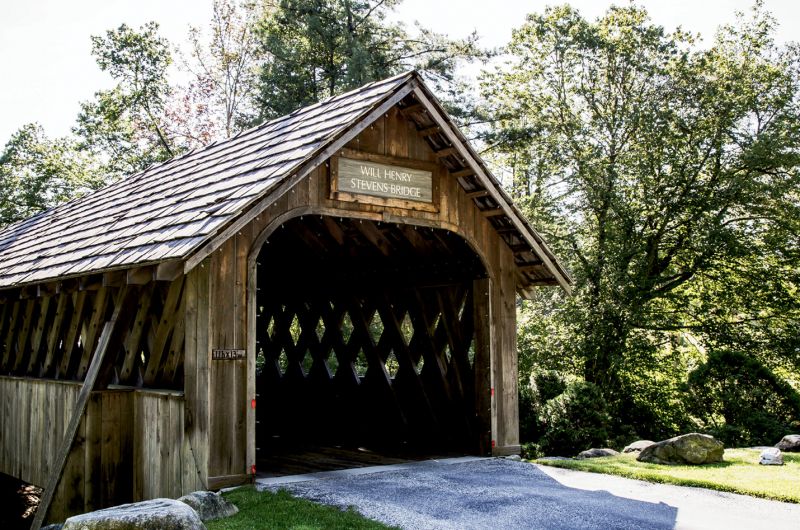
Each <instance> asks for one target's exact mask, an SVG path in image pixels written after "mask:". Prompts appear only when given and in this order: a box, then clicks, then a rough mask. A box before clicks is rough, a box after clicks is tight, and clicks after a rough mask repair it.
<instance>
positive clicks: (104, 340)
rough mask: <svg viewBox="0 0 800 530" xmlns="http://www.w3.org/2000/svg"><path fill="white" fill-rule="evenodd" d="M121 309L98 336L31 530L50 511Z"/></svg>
mask: <svg viewBox="0 0 800 530" xmlns="http://www.w3.org/2000/svg"><path fill="white" fill-rule="evenodd" d="M121 308H122V304H119V305H118V306H117V308H116V309H115V311H114V314H113V315H112V316H111V319H109V321H108V322H106V324H105V325H104V327H103V332H102V333H101V334H100V341H99V343H98V345H97V350H96V352H95V354H94V356H92V363H91V365H90V367H89V371H88V372H87V374H86V379H85V380H84V382H83V386H82V387H81V391H80V394H79V395H78V398H77V403H76V404H75V408H74V410H73V411H72V414H71V418H70V421H69V426H68V427H67V429H66V433H65V436H64V439H63V442H62V443H61V446H60V448H59V455H58V458H57V460H56V463H55V465H54V466H53V469H51V470H50V476H49V477H48V480H47V484H46V485H45V488H44V491H43V492H42V498H41V501H40V503H39V507H38V509H37V510H36V515H35V517H34V520H33V523H32V525H31V528H32V530H39V529H40V528H41V526H42V523H43V522H44V520H45V517H46V516H47V511H48V510H49V509H50V503H51V502H52V500H53V496H54V494H55V491H56V488H57V487H58V483H59V481H60V480H61V475H62V472H63V470H64V466H65V465H66V462H67V457H68V456H69V453H70V448H71V447H72V446H73V445H74V444H73V440H75V439H76V435H77V434H78V428H79V426H80V423H81V418H82V417H83V413H84V411H85V410H86V405H87V403H88V401H89V397H90V393H91V391H92V390H93V388H94V384H95V380H96V378H97V375H98V374H99V373H100V369H101V368H102V365H103V360H104V359H105V354H106V350H107V349H108V346H109V343H110V342H111V339H112V335H113V333H114V331H115V324H116V321H117V318H118V317H119V312H120V310H121Z"/></svg>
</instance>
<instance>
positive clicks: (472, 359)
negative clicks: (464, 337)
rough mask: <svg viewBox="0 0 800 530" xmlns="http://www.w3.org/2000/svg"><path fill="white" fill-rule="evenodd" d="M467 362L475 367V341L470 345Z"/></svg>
mask: <svg viewBox="0 0 800 530" xmlns="http://www.w3.org/2000/svg"><path fill="white" fill-rule="evenodd" d="M467 360H468V361H469V365H470V366H475V339H472V342H470V343H469V350H467Z"/></svg>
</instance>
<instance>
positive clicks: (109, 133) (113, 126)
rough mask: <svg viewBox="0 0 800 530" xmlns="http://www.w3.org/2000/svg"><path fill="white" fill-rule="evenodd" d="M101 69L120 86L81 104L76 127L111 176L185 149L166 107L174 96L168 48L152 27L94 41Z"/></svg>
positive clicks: (122, 31) (117, 32) (111, 33)
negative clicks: (170, 80) (169, 99)
mask: <svg viewBox="0 0 800 530" xmlns="http://www.w3.org/2000/svg"><path fill="white" fill-rule="evenodd" d="M92 55H94V57H95V59H96V60H97V65H98V66H99V67H100V69H101V70H103V71H104V72H108V73H109V74H110V75H111V77H112V78H113V79H114V80H115V81H116V82H117V85H116V86H115V87H114V88H112V89H111V90H101V91H98V92H97V93H96V94H95V99H94V100H93V101H88V102H84V103H82V104H81V112H80V114H79V116H78V123H77V124H76V126H75V128H74V132H75V134H77V135H78V136H79V137H80V138H81V140H82V142H81V147H82V148H83V149H86V150H87V151H89V152H91V153H94V154H97V155H99V156H101V157H102V158H104V159H105V160H106V161H107V166H108V173H109V176H122V175H125V174H129V173H133V172H135V171H139V170H141V169H143V168H145V167H147V166H149V165H150V164H152V163H154V162H158V161H162V160H166V159H168V158H170V157H172V156H174V155H175V154H177V153H179V152H180V151H181V150H182V146H181V145H179V144H178V142H177V141H176V139H175V138H174V137H173V136H172V135H171V134H170V131H169V126H168V123H167V119H166V115H165V106H166V103H167V101H168V98H169V95H170V92H171V90H170V86H169V82H168V75H167V74H168V68H169V65H170V64H171V63H172V56H171V53H170V50H169V43H168V42H167V40H166V39H164V38H163V37H161V36H159V35H158V24H156V23H155V22H149V23H147V24H145V25H144V26H142V27H141V28H140V29H139V30H138V31H136V30H134V29H133V28H131V27H129V26H127V25H125V24H123V25H121V26H120V27H119V28H117V29H115V30H110V31H107V32H106V34H105V36H102V37H101V36H95V37H92Z"/></svg>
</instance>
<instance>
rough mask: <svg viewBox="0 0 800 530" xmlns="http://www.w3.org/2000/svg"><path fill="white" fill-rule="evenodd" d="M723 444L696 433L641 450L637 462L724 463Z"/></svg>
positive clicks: (683, 435) (711, 437)
mask: <svg viewBox="0 0 800 530" xmlns="http://www.w3.org/2000/svg"><path fill="white" fill-rule="evenodd" d="M723 453H725V446H724V445H722V442H720V441H719V440H717V439H716V438H714V437H713V436H708V435H707V434H699V433H696V432H693V433H690V434H682V435H681V436H676V437H675V438H670V439H669V440H663V441H661V442H656V443H654V444H653V445H650V446H647V447H645V448H644V449H642V450H641V452H640V453H639V456H637V457H636V460H638V461H639V462H650V463H652V464H694V465H699V464H712V463H714V462H722V455H723Z"/></svg>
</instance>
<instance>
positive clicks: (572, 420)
mask: <svg viewBox="0 0 800 530" xmlns="http://www.w3.org/2000/svg"><path fill="white" fill-rule="evenodd" d="M539 420H540V422H541V424H542V428H543V430H544V435H543V436H542V437H541V438H540V439H539V447H540V450H541V451H542V452H543V453H545V454H548V455H560V456H572V455H575V454H577V453H579V452H581V451H583V450H584V449H588V448H589V447H605V446H606V445H607V444H608V435H609V432H608V426H609V422H610V417H609V415H608V412H607V411H606V402H605V399H604V398H603V395H602V393H601V392H600V389H599V388H598V387H597V386H596V385H594V384H592V383H587V382H585V381H575V382H572V383H569V384H567V386H566V387H565V390H564V392H563V393H561V394H559V395H558V396H556V397H554V398H553V399H550V400H549V401H547V402H546V403H545V404H544V406H543V407H542V410H541V413H540V416H539Z"/></svg>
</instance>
